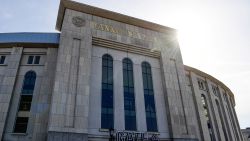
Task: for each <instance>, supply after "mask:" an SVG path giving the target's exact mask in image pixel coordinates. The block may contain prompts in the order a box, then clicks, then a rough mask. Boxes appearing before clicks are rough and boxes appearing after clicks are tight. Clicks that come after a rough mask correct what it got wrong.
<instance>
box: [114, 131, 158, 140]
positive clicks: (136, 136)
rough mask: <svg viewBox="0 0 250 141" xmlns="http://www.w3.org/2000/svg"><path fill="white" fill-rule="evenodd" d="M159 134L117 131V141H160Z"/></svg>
mask: <svg viewBox="0 0 250 141" xmlns="http://www.w3.org/2000/svg"><path fill="white" fill-rule="evenodd" d="M158 135H159V134H156V133H147V132H145V133H143V132H133V131H117V132H116V133H115V138H116V141H159V137H158Z"/></svg>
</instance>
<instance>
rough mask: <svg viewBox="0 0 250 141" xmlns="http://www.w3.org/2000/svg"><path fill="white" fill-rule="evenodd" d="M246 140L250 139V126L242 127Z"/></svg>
mask: <svg viewBox="0 0 250 141" xmlns="http://www.w3.org/2000/svg"><path fill="white" fill-rule="evenodd" d="M241 132H242V134H243V138H244V141H250V128H246V129H241Z"/></svg>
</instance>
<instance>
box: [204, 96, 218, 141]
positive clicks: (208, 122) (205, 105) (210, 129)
mask: <svg viewBox="0 0 250 141" xmlns="http://www.w3.org/2000/svg"><path fill="white" fill-rule="evenodd" d="M201 103H202V107H203V111H204V115H205V117H206V120H207V127H208V131H209V135H210V139H211V141H215V137H214V131H213V128H212V123H211V120H210V117H209V110H208V105H207V101H206V97H205V95H203V94H202V95H201Z"/></svg>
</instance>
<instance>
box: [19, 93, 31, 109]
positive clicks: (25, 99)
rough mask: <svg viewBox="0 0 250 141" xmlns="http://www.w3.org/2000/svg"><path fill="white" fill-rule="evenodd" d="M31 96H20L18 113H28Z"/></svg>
mask: <svg viewBox="0 0 250 141" xmlns="http://www.w3.org/2000/svg"><path fill="white" fill-rule="evenodd" d="M31 102H32V95H21V99H20V104H19V111H30V107H31Z"/></svg>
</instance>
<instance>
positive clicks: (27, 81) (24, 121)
mask: <svg viewBox="0 0 250 141" xmlns="http://www.w3.org/2000/svg"><path fill="white" fill-rule="evenodd" d="M35 83H36V73H35V72H34V71H29V72H27V73H26V74H25V76H24V80H23V86H22V91H21V96H20V102H19V107H18V114H17V117H16V123H15V128H14V132H15V133H26V130H27V127H28V121H29V112H30V108H31V102H32V97H33V92H34V88H35ZM20 112H21V113H22V114H19V113H20ZM20 115H22V116H20Z"/></svg>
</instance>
